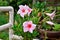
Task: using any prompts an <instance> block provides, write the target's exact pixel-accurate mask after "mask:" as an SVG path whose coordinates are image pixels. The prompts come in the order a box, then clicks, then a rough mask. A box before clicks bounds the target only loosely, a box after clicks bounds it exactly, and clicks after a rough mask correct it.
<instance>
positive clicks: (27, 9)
mask: <svg viewBox="0 0 60 40" xmlns="http://www.w3.org/2000/svg"><path fill="white" fill-rule="evenodd" d="M31 12H32V9H31V8H30V7H29V6H27V5H20V6H19V10H18V12H17V13H18V14H20V16H21V17H23V18H24V16H25V15H26V14H28V16H29V15H30V13H31Z"/></svg>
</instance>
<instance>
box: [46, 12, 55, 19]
mask: <svg viewBox="0 0 60 40" xmlns="http://www.w3.org/2000/svg"><path fill="white" fill-rule="evenodd" d="M46 15H47V16H49V17H50V18H51V20H53V18H54V16H55V11H53V12H52V13H51V14H50V13H46Z"/></svg>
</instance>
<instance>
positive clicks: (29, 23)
mask: <svg viewBox="0 0 60 40" xmlns="http://www.w3.org/2000/svg"><path fill="white" fill-rule="evenodd" d="M35 28H36V25H35V24H33V22H32V21H25V22H24V23H23V30H24V32H28V31H29V32H30V33H33V30H34V29H35Z"/></svg>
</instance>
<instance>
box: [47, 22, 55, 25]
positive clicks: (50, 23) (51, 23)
mask: <svg viewBox="0 0 60 40" xmlns="http://www.w3.org/2000/svg"><path fill="white" fill-rule="evenodd" d="M46 23H47V24H49V25H54V23H53V22H51V21H46Z"/></svg>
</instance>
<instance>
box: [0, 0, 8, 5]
mask: <svg viewBox="0 0 60 40" xmlns="http://www.w3.org/2000/svg"><path fill="white" fill-rule="evenodd" d="M8 4H9V3H8V2H7V1H6V0H4V1H3V0H0V6H7V5H8Z"/></svg>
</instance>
